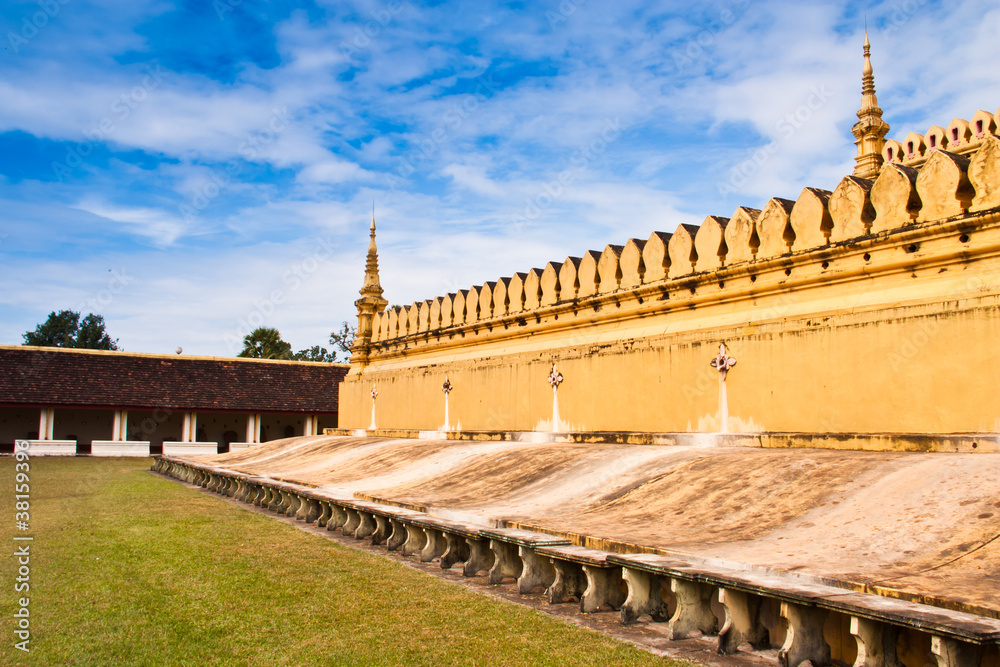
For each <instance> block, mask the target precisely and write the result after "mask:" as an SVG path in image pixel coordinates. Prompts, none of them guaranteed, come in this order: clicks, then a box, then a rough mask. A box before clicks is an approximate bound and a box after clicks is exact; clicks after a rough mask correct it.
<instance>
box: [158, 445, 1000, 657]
mask: <svg viewBox="0 0 1000 667" xmlns="http://www.w3.org/2000/svg"><path fill="white" fill-rule="evenodd" d="M152 469H153V470H154V471H155V472H159V473H162V474H165V475H168V476H171V477H174V478H176V479H180V480H182V481H186V482H188V483H191V484H196V485H199V486H202V487H204V488H206V489H207V490H210V491H214V492H216V493H219V494H221V495H226V496H230V497H233V498H234V499H235V500H238V501H241V502H245V503H250V504H253V505H256V506H258V507H262V508H266V509H268V510H270V511H273V512H275V513H277V514H279V515H285V516H294V517H295V518H296V519H297V520H300V521H304V522H306V523H312V522H316V524H317V526H319V527H325V528H326V529H327V530H328V531H335V530H339V531H341V532H342V533H343V534H344V535H348V536H351V537H353V538H354V539H357V540H369V541H370V542H371V544H373V545H385V547H386V549H387V550H389V551H395V550H399V551H400V553H402V554H403V555H404V556H415V557H417V558H418V559H419V560H420V561H421V562H425V563H429V562H432V561H437V562H439V563H440V565H441V567H442V568H443V569H450V568H451V567H453V566H454V565H461V566H462V573H463V575H465V576H466V577H475V576H478V575H480V573H483V572H485V573H486V577H487V581H488V582H489V583H490V584H493V585H502V584H504V583H508V582H513V583H515V585H516V589H517V591H518V592H519V593H520V594H522V595H528V594H531V593H541V594H542V595H544V596H546V597H547V598H548V600H549V602H550V603H552V604H561V603H566V602H570V601H579V605H580V611H581V612H583V613H591V612H595V611H601V610H609V609H610V610H617V611H619V614H620V619H621V622H622V623H623V624H626V625H628V624H631V623H635V622H636V621H637V620H639V619H640V618H641V617H649V618H650V619H651V621H652V622H653V623H662V624H666V625H665V629H666V632H667V636H668V637H669V638H670V639H671V640H682V639H686V638H689V637H693V636H702V637H704V636H717V637H718V645H717V646H718V648H717V650H718V652H719V653H720V654H723V655H730V654H734V653H737V652H744V651H747V650H750V651H754V652H760V651H766V650H768V649H770V648H772V647H773V648H778V649H779V650H778V652H777V661H778V664H779V666H780V667H798V666H799V665H800V664H801V663H803V662H805V661H810V662H811V663H812V665H813V666H814V667H821V666H825V665H832V664H834V663H835V662H838V663H841V664H842V663H844V662H848V663H849V662H852V661H853V664H854V667H899V666H900V665H903V664H905V663H903V662H902V661H901V659H900V657H899V656H897V645H898V644H899V643H900V641H899V640H900V637H901V634H902V633H913V632H916V633H917V634H918V635H925V636H927V637H929V640H930V641H929V643H930V647H931V652H932V654H933V656H934V658H935V660H936V662H937V667H991V666H993V665H995V664H996V663H997V662H998V660H1000V619H994V618H987V617H983V616H977V615H974V614H968V613H964V612H958V611H951V610H947V609H942V608H939V607H931V606H928V605H923V604H917V603H913V602H907V601H904V600H899V599H895V598H889V597H884V596H880V595H874V594H870V593H859V592H852V591H848V590H845V589H843V588H836V587H833V586H827V585H823V584H818V583H811V582H806V581H803V580H801V579H797V578H795V577H790V576H780V575H777V574H758V573H755V572H749V571H747V570H745V569H733V568H727V567H723V566H720V565H717V564H709V563H706V562H697V563H693V562H691V560H689V559H684V558H682V557H670V556H662V555H657V554H648V553H645V554H621V553H611V552H608V551H601V550H597V549H590V548H587V547H582V546H575V545H572V544H570V540H569V539H566V538H562V537H558V536H554V535H549V534H545V533H539V532H534V531H530V530H522V529H508V528H486V527H480V526H476V525H473V524H470V523H466V522H461V521H450V520H446V519H442V518H440V517H432V516H429V515H427V514H426V513H423V512H418V511H415V510H411V509H406V508H402V507H395V506H390V505H383V504H380V503H376V502H370V501H366V500H358V499H356V498H348V497H342V496H339V495H337V494H334V493H330V492H327V491H323V490H320V489H315V488H311V487H307V486H302V485H298V484H292V483H289V482H284V481H281V480H276V479H270V478H266V477H258V476H252V475H245V474H241V473H237V472H234V471H230V470H226V469H223V468H218V467H215V466H209V465H205V464H199V463H197V462H194V461H189V460H184V459H177V458H174V457H170V456H158V457H154V463H153V467H152ZM828 617H837V618H833V620H835V621H837V622H838V623H835V624H834V627H839V622H841V621H847V623H846V624H844V625H846V626H847V627H849V632H850V638H853V639H854V641H855V643H856V645H857V649H856V654H853V653H852V654H851V655H850V656H848V655H847V654H845V650H846V649H845V648H844V643H843V642H842V641H832V642H830V643H828V641H827V637H826V630H827V629H828V626H829V625H830V624H829V623H828ZM760 655H762V656H764V655H766V654H760Z"/></svg>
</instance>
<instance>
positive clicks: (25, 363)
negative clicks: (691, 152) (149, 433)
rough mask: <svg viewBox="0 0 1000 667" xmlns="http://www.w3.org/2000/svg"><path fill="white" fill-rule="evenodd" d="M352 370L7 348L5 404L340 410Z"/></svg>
mask: <svg viewBox="0 0 1000 667" xmlns="http://www.w3.org/2000/svg"><path fill="white" fill-rule="evenodd" d="M347 370H348V366H346V365H343V364H336V365H334V364H323V363H315V362H306V361H272V360H264V359H240V358H235V357H184V356H169V355H158V354H134V353H127V352H104V351H96V350H72V349H64V348H43V347H27V346H8V345H0V405H3V406H28V405H31V406H50V407H59V406H75V407H94V408H123V409H154V410H155V409H170V410H191V411H195V410H198V411H223V412H301V413H311V414H317V413H334V412H337V396H338V388H339V387H338V386H339V384H340V381H341V380H343V379H344V376H345V375H347Z"/></svg>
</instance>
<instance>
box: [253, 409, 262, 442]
mask: <svg viewBox="0 0 1000 667" xmlns="http://www.w3.org/2000/svg"><path fill="white" fill-rule="evenodd" d="M260 421H261V419H260V413H259V412H258V413H257V414H256V415H254V422H255V426H254V431H253V442H260Z"/></svg>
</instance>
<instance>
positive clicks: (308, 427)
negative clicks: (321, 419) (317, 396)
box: [302, 415, 316, 435]
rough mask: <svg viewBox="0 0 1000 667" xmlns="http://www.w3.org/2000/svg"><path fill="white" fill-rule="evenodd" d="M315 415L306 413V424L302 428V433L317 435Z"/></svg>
mask: <svg viewBox="0 0 1000 667" xmlns="http://www.w3.org/2000/svg"><path fill="white" fill-rule="evenodd" d="M314 420H315V417H313V416H312V415H306V419H305V426H304V427H303V428H302V435H316V428H315V426H316V424H315V421H314Z"/></svg>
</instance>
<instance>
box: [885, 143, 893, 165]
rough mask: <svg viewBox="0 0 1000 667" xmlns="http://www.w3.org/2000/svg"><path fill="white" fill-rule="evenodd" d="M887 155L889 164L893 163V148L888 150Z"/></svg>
mask: <svg viewBox="0 0 1000 667" xmlns="http://www.w3.org/2000/svg"><path fill="white" fill-rule="evenodd" d="M885 154H886V155H887V156H888V157H889V162H892V146H890V147H889V148H888V149H886V152H885Z"/></svg>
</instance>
